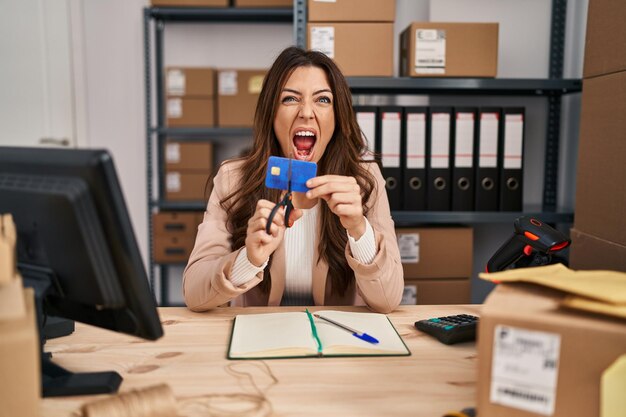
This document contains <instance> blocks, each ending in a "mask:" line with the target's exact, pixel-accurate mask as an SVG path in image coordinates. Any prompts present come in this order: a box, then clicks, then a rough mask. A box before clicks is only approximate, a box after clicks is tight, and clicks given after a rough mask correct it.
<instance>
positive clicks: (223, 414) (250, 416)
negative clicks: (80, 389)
mask: <svg viewBox="0 0 626 417" xmlns="http://www.w3.org/2000/svg"><path fill="white" fill-rule="evenodd" d="M238 365H239V364H229V365H227V366H226V367H225V370H226V372H227V373H228V374H230V375H232V376H233V377H235V378H236V379H237V380H238V381H239V382H240V383H241V384H242V385H246V384H247V386H248V387H249V389H251V390H252V391H253V392H252V393H232V394H206V395H200V396H193V397H186V398H179V399H177V398H176V397H174V393H173V392H172V389H171V388H170V386H169V385H167V384H159V385H154V386H151V387H147V388H142V389H136V390H131V391H128V392H124V393H121V394H117V395H115V396H113V397H109V398H105V399H102V400H96V401H93V402H90V403H88V404H85V405H83V406H82V407H81V409H80V412H78V411H75V412H74V413H73V414H72V415H73V416H74V417H200V416H202V417H267V416H270V415H272V414H273V410H272V404H271V403H270V401H269V400H268V399H267V397H266V395H265V391H266V390H268V389H270V388H271V387H272V386H273V385H275V384H277V383H278V379H276V377H275V376H274V374H273V373H272V371H271V369H270V368H269V366H267V364H266V363H265V362H263V361H259V362H257V363H249V364H246V365H248V366H252V367H253V368H256V369H257V370H258V371H259V372H261V373H262V374H265V375H266V377H267V378H268V381H269V382H268V383H267V386H265V387H264V388H261V387H260V386H259V385H258V384H257V383H256V381H255V379H254V377H253V375H252V373H250V372H249V371H246V370H241V369H239V368H240V366H238Z"/></svg>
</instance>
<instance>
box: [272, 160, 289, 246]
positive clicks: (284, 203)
mask: <svg viewBox="0 0 626 417" xmlns="http://www.w3.org/2000/svg"><path fill="white" fill-rule="evenodd" d="M291 197H292V196H291V158H289V168H288V169H287V193H286V194H285V195H284V197H283V199H282V200H281V201H280V202H278V203H277V204H276V205H275V206H274V208H273V209H272V211H271V212H270V215H269V217H268V218H267V225H266V226H265V232H266V233H267V234H268V235H269V234H270V228H271V227H272V222H273V221H274V216H276V213H277V212H278V209H279V208H281V207H282V206H285V227H290V226H289V215H290V214H291V210H293V203H292V202H291Z"/></svg>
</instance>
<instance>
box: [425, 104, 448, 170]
mask: <svg viewBox="0 0 626 417" xmlns="http://www.w3.org/2000/svg"><path fill="white" fill-rule="evenodd" d="M431 134H432V139H431V152H430V166H431V167H432V168H448V167H449V166H450V114H449V113H433V115H432V133H431Z"/></svg>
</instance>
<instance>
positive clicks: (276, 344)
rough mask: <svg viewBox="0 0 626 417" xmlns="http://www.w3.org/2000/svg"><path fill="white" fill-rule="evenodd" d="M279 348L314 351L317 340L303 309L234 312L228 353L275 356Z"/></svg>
mask: <svg viewBox="0 0 626 417" xmlns="http://www.w3.org/2000/svg"><path fill="white" fill-rule="evenodd" d="M281 352H284V353H285V354H290V355H307V354H308V355H311V354H313V355H315V354H317V344H316V342H315V339H314V338H313V336H312V335H311V324H310V323H309V319H308V317H307V315H306V313H305V312H291V313H267V314H251V315H245V314H244V315H238V316H237V319H236V325H235V328H234V329H233V336H232V340H231V342H230V356H231V357H239V356H245V357H254V356H259V357H263V356H268V355H269V356H273V355H277V356H278V355H279V354H280V353H281ZM255 353H258V355H255Z"/></svg>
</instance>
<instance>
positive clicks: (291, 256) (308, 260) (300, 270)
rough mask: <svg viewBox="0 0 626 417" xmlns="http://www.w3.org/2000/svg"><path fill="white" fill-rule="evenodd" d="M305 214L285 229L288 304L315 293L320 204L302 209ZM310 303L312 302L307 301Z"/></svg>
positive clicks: (306, 298) (295, 303)
mask: <svg viewBox="0 0 626 417" xmlns="http://www.w3.org/2000/svg"><path fill="white" fill-rule="evenodd" d="M302 212H303V215H302V217H300V218H299V219H298V221H297V222H295V223H294V224H293V226H292V227H290V228H288V229H287V230H285V275H286V276H287V277H288V279H287V280H286V281H285V294H284V296H283V297H284V298H285V299H286V300H287V303H286V304H291V305H298V304H300V303H297V302H296V301H295V300H302V301H307V300H309V299H310V298H311V294H312V293H313V291H312V288H311V283H312V280H313V253H314V252H315V235H316V234H315V228H316V227H317V217H318V212H319V204H317V205H316V206H315V207H313V208H311V209H308V210H302ZM305 304H307V305H310V304H312V302H305Z"/></svg>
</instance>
